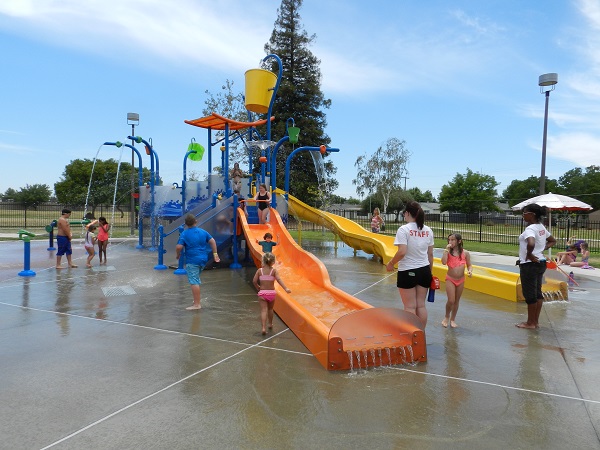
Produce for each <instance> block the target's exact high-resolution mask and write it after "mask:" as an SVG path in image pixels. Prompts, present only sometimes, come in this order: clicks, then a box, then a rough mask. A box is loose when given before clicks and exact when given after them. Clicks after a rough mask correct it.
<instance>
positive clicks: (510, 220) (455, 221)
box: [0, 202, 600, 253]
mask: <svg viewBox="0 0 600 450" xmlns="http://www.w3.org/2000/svg"><path fill="white" fill-rule="evenodd" d="M65 207H66V208H69V209H70V210H71V211H72V214H71V220H82V219H83V218H84V212H87V213H92V214H93V216H94V217H95V218H98V217H100V216H104V217H106V218H107V220H108V221H109V222H110V223H111V225H112V227H113V231H121V232H122V233H125V232H127V231H130V230H131V216H130V205H116V206H115V207H114V208H113V206H112V205H99V206H97V207H95V208H91V207H88V209H87V211H85V209H86V208H85V205H60V204H57V203H44V204H42V205H39V206H37V207H36V208H29V209H26V208H25V207H24V206H23V205H21V204H18V203H12V202H0V233H15V234H16V233H17V232H18V230H20V229H26V230H28V231H31V232H33V233H36V234H38V233H40V234H41V233H44V232H45V228H46V226H47V225H49V224H50V223H51V222H52V221H53V220H56V219H58V218H59V217H60V213H61V210H62V209H63V208H65ZM330 212H332V213H334V214H337V215H339V216H342V217H346V218H348V219H351V220H353V221H355V222H357V223H358V224H360V225H361V226H363V227H364V228H365V229H366V230H371V219H370V216H366V215H360V214H359V213H358V212H357V211H355V210H336V211H330ZM384 219H385V222H386V230H385V231H384V232H383V233H385V234H388V235H394V234H395V233H396V230H397V229H398V227H399V226H400V225H402V222H396V221H395V220H396V216H395V215H394V214H387V215H385V217H384ZM134 221H135V217H134ZM425 223H426V224H427V225H428V226H429V227H431V228H432V229H433V231H434V233H435V235H436V236H438V237H445V236H447V235H448V234H450V233H460V234H461V235H462V236H463V238H464V239H465V240H466V241H476V242H490V243H498V244H510V245H515V246H516V245H518V238H519V234H521V233H522V232H523V219H522V217H521V216H520V215H519V216H501V215H495V216H480V215H479V214H470V215H469V214H446V215H444V214H426V215H425ZM289 226H290V229H295V228H296V223H295V221H294V220H293V218H291V217H290V223H289ZM546 226H549V224H548V223H546ZM303 229H305V230H321V229H322V227H320V226H319V225H315V224H313V223H310V222H305V223H303ZM551 230H552V234H553V235H554V237H555V238H556V239H557V240H558V242H559V244H563V243H565V242H566V240H567V239H569V238H570V237H573V236H574V237H575V238H576V239H583V240H585V241H587V242H588V244H589V248H590V251H591V252H593V253H598V252H600V222H592V221H589V220H588V217H587V216H586V215H575V214H570V215H568V216H563V215H558V214H557V215H553V216H552V226H551ZM133 231H134V233H137V225H134V230H133Z"/></svg>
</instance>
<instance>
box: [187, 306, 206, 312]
mask: <svg viewBox="0 0 600 450" xmlns="http://www.w3.org/2000/svg"><path fill="white" fill-rule="evenodd" d="M185 309H187V310H188V311H194V310H196V309H202V306H200V305H192V306H188V307H187V308H185Z"/></svg>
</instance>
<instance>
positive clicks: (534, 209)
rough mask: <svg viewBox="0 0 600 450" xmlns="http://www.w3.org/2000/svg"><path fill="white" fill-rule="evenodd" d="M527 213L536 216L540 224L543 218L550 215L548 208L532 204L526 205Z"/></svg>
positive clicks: (525, 211) (525, 210) (524, 211)
mask: <svg viewBox="0 0 600 450" xmlns="http://www.w3.org/2000/svg"><path fill="white" fill-rule="evenodd" d="M527 212H530V213H533V215H534V216H535V220H536V221H538V222H539V221H540V219H541V218H542V217H544V216H545V215H546V214H548V210H547V208H546V207H545V206H540V205H538V204H537V203H531V204H529V205H526V206H525V207H524V208H523V213H527Z"/></svg>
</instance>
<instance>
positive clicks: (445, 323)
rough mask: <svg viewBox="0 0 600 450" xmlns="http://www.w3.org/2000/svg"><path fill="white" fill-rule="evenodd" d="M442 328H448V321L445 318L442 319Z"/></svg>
mask: <svg viewBox="0 0 600 450" xmlns="http://www.w3.org/2000/svg"><path fill="white" fill-rule="evenodd" d="M442 326H443V327H444V328H448V319H447V318H446V317H444V320H442Z"/></svg>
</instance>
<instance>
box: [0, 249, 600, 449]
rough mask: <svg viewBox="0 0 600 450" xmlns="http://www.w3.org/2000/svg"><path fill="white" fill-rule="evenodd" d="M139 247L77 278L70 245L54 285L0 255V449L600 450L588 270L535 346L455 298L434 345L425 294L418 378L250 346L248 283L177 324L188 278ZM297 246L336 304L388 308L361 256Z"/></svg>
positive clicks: (383, 279) (298, 351)
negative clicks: (424, 355) (320, 265)
mask: <svg viewBox="0 0 600 450" xmlns="http://www.w3.org/2000/svg"><path fill="white" fill-rule="evenodd" d="M136 243H137V242H136V241H135V240H132V241H122V242H117V240H113V243H112V244H111V245H110V246H109V249H108V265H107V266H95V267H94V268H93V269H91V270H90V269H86V268H85V267H83V266H85V259H84V256H83V255H84V252H83V247H82V246H78V245H76V246H75V254H74V257H75V258H74V260H75V262H76V263H77V264H79V268H77V269H65V270H62V271H57V270H55V269H54V268H53V267H54V262H55V256H54V255H55V253H54V252H48V251H47V250H46V248H47V243H43V242H39V241H38V242H32V256H31V268H32V270H34V271H35V272H36V276H35V277H30V278H24V277H19V276H17V273H18V272H19V271H21V270H22V269H23V243H22V242H2V243H0V361H1V371H0V412H1V413H2V420H1V421H0V436H1V438H0V439H1V441H2V444H1V445H0V447H2V448H10V449H36V448H59V449H82V448H86V449H92V448H93V449H95V448H102V449H122V448H177V449H187V448H190V449H192V448H194V449H195V448H241V449H275V448H277V449H279V448H293V449H305V448H361V449H362V448H378V449H398V448H409V447H416V448H422V449H441V448H445V449H446V448H490V449H496V448H556V449H558V448H566V447H571V448H582V449H583V448H599V447H600V439H599V433H600V386H599V385H598V383H597V380H598V379H600V358H599V357H600V345H599V344H600V339H599V337H600V323H599V321H598V317H599V316H600V311H599V308H598V306H599V298H600V297H599V293H600V284H599V283H600V277H599V275H600V273H598V274H596V272H600V270H596V271H590V270H588V271H585V270H584V269H579V270H577V271H574V272H576V277H577V278H576V279H577V281H578V282H579V283H580V289H579V290H576V291H572V292H570V300H569V302H549V303H546V304H545V305H544V310H543V312H542V320H541V328H540V330H538V331H529V330H520V329H517V328H515V326H514V324H515V323H517V322H520V321H522V320H523V319H524V317H525V315H526V306H525V305H524V304H522V303H519V304H515V303H512V302H509V301H505V300H501V299H497V298H494V297H490V296H486V295H482V294H477V293H474V292H469V291H465V294H464V295H463V299H462V300H461V306H460V310H459V313H458V318H457V322H458V324H459V328H457V329H446V328H443V327H442V326H441V325H440V321H441V320H442V318H443V315H444V305H445V294H444V293H443V291H438V292H437V294H436V301H435V302H434V303H433V304H428V305H427V306H428V310H429V323H428V325H427V328H426V335H427V351H428V361H427V363H423V364H419V365H416V366H410V365H409V366H396V367H391V368H387V367H384V368H376V369H369V370H364V369H354V371H353V372H350V373H349V372H327V371H326V370H324V369H323V368H322V367H321V365H320V364H319V363H318V362H317V361H316V359H315V358H314V357H313V356H312V355H311V354H310V353H309V352H308V351H307V350H306V348H305V347H304V346H303V345H302V343H301V342H300V341H299V340H298V339H297V338H296V337H295V336H294V335H293V333H291V332H290V331H289V330H288V329H287V328H286V327H285V324H283V323H282V322H281V321H279V320H278V319H277V318H276V320H275V327H274V330H273V332H272V333H271V334H269V335H267V336H266V337H263V336H262V335H261V334H260V319H259V305H258V302H257V299H256V293H255V291H254V288H253V287H252V283H251V279H252V277H253V275H254V272H255V268H253V267H246V268H242V269H237V270H229V269H214V270H207V271H205V272H204V273H203V275H202V281H203V284H202V306H203V309H202V310H201V311H196V312H190V311H186V310H185V307H186V306H188V305H190V304H191V292H190V288H189V285H188V283H187V278H186V277H185V276H177V275H174V274H173V271H172V270H166V271H156V270H154V269H153V267H154V265H156V262H157V260H156V257H157V255H156V253H155V252H154V253H153V252H149V251H147V250H136V249H135V244H136ZM303 247H304V248H306V249H308V250H309V251H311V252H313V253H314V254H315V255H316V256H317V257H318V258H320V259H321V260H322V261H323V262H324V263H325V265H326V266H327V268H328V270H329V274H330V276H331V279H332V282H333V283H334V284H335V285H336V286H338V287H339V288H341V289H343V290H345V291H347V292H349V293H350V294H353V295H355V296H356V297H358V298H360V299H361V300H364V301H366V302H368V303H370V304H372V305H374V306H382V307H383V306H385V307H390V306H392V307H400V299H399V296H398V292H397V289H396V288H395V276H394V275H393V274H392V275H391V274H388V273H387V272H386V271H385V268H384V267H383V266H382V265H381V264H379V263H377V262H376V261H375V260H373V259H372V257H371V256H370V255H366V254H364V253H362V252H358V254H357V255H356V256H355V255H354V254H353V251H352V249H350V248H348V247H345V246H344V245H341V244H340V247H339V248H338V249H337V250H336V249H335V248H334V246H333V244H332V243H320V242H307V241H305V242H304V243H303ZM513 260H514V258H504V257H498V256H496V255H485V254H477V255H474V261H475V263H476V264H481V265H490V266H494V267H496V268H506V269H511V268H510V267H509V266H508V264H511V265H512V264H513V262H514V261H513ZM94 263H95V264H98V260H97V259H96V260H95V261H94ZM511 270H512V269H511ZM553 276H554V274H553Z"/></svg>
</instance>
